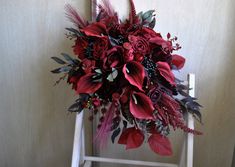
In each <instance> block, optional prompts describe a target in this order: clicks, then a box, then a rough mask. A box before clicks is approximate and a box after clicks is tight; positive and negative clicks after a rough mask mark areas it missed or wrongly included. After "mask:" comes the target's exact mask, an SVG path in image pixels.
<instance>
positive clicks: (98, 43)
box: [93, 36, 109, 59]
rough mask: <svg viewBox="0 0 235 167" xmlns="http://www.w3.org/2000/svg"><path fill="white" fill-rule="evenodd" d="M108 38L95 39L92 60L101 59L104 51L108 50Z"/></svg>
mask: <svg viewBox="0 0 235 167" xmlns="http://www.w3.org/2000/svg"><path fill="white" fill-rule="evenodd" d="M108 42H109V40H108V38H107V37H106V36H103V37H100V38H96V39H95V43H94V46H93V50H94V52H93V57H94V59H103V58H104V56H105V51H106V50H107V49H108Z"/></svg>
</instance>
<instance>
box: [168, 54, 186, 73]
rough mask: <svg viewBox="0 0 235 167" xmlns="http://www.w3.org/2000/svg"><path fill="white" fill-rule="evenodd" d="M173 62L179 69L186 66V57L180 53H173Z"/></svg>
mask: <svg viewBox="0 0 235 167" xmlns="http://www.w3.org/2000/svg"><path fill="white" fill-rule="evenodd" d="M171 63H172V64H173V65H174V66H175V67H176V68H177V69H178V70H179V69H181V68H183V67H184V63H185V58H184V57H182V56H180V55H172V61H171Z"/></svg>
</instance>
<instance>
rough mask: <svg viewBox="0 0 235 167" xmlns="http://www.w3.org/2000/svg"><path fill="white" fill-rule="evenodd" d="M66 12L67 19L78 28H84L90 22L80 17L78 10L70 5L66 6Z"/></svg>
mask: <svg viewBox="0 0 235 167" xmlns="http://www.w3.org/2000/svg"><path fill="white" fill-rule="evenodd" d="M65 11H66V13H65V14H66V17H67V18H68V19H69V20H70V21H71V22H72V23H74V25H75V26H77V27H78V28H84V27H86V26H87V25H88V22H87V21H85V20H84V19H83V18H82V17H81V16H79V14H78V13H77V11H76V9H75V8H74V7H72V6H71V5H70V4H67V5H65Z"/></svg>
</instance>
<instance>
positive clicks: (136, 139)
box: [118, 127, 144, 149]
mask: <svg viewBox="0 0 235 167" xmlns="http://www.w3.org/2000/svg"><path fill="white" fill-rule="evenodd" d="M143 142H144V134H143V133H142V132H141V130H139V129H136V128H134V127H132V128H127V129H125V130H124V131H123V132H122V134H121V136H120V138H119V140H118V143H119V144H125V145H126V149H132V148H137V147H139V146H141V145H142V143H143Z"/></svg>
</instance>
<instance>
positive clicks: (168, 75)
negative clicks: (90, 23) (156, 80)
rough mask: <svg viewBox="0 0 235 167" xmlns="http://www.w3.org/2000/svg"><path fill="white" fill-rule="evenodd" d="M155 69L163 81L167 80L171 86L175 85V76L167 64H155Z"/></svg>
mask: <svg viewBox="0 0 235 167" xmlns="http://www.w3.org/2000/svg"><path fill="white" fill-rule="evenodd" d="M157 69H158V71H159V72H160V74H161V76H162V77H163V78H165V80H167V81H168V82H169V83H170V84H171V85H175V76H174V74H173V73H172V72H171V68H170V66H169V64H168V63H166V62H161V61H159V62H157Z"/></svg>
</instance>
